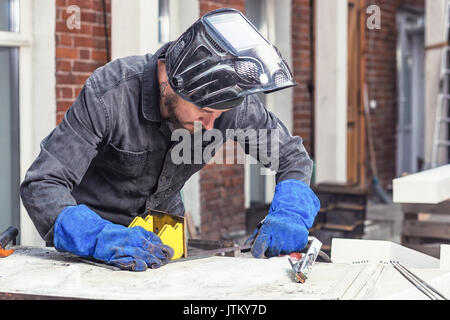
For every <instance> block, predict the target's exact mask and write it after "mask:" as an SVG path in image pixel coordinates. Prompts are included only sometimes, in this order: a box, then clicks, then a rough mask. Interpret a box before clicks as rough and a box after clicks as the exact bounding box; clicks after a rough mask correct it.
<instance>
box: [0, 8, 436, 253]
mask: <svg viewBox="0 0 450 320" xmlns="http://www.w3.org/2000/svg"><path fill="white" fill-rule="evenodd" d="M431 2H433V0H431V1H430V0H428V1H426V0H394V1H392V0H278V1H275V0H183V1H181V0H180V1H178V0H132V1H124V0H105V1H102V0H39V1H37V0H1V1H0V3H1V4H2V6H3V7H2V8H1V9H2V10H3V11H2V15H3V16H4V17H3V16H2V17H0V19H4V20H5V21H6V20H7V21H9V24H8V25H7V26H5V27H0V46H1V47H0V49H1V50H0V54H3V57H4V59H9V62H10V63H9V64H8V65H9V66H10V68H9V69H8V78H5V79H4V81H7V82H8V83H9V84H10V86H9V89H8V92H9V100H8V101H7V102H4V108H5V110H6V109H8V110H9V111H8V112H9V113H8V116H9V117H10V118H9V119H10V121H9V124H8V127H7V128H8V132H13V134H10V135H11V137H9V138H8V139H9V140H8V141H9V142H8V144H7V143H6V142H4V144H5V146H8V148H9V149H8V150H11V152H10V154H8V156H7V159H6V160H5V161H8V165H9V167H8V168H10V169H8V172H9V173H8V177H9V178H8V179H9V180H7V182H5V184H4V186H2V187H3V188H4V189H5V190H12V192H11V191H10V192H9V193H8V194H7V195H6V193H5V197H7V199H5V202H6V203H9V204H10V207H9V209H8V210H9V212H11V214H10V215H8V217H5V218H3V220H2V221H1V224H0V225H1V227H2V229H5V228H6V227H7V225H11V224H15V225H19V226H20V237H21V242H22V243H23V244H42V240H41V239H40V238H39V236H38V235H37V232H36V231H35V230H34V227H33V225H32V223H31V221H30V220H29V218H28V216H27V214H26V212H25V211H24V208H23V207H22V206H21V205H20V202H19V197H18V190H17V187H18V183H19V181H21V180H23V177H24V175H25V172H26V170H27V169H28V167H29V166H30V165H31V162H32V161H33V160H34V158H35V157H36V156H37V154H38V153H39V143H40V141H41V140H42V139H43V138H44V137H45V136H46V135H47V134H48V133H49V132H50V131H51V130H52V129H53V127H54V126H55V125H57V124H58V123H59V122H60V121H61V119H62V117H63V116H64V113H65V112H66V110H67V109H68V108H69V107H70V106H71V104H72V103H73V101H74V100H75V98H76V97H77V95H78V93H79V92H80V90H81V88H82V86H83V84H84V82H85V80H86V79H87V78H88V77H89V75H90V74H91V73H92V72H93V71H94V70H95V69H96V68H98V67H100V66H102V65H104V64H106V63H107V62H108V61H109V60H113V59H116V58H119V57H124V56H128V55H135V54H145V53H148V52H154V51H156V50H157V49H158V48H159V47H160V46H161V45H162V44H163V43H165V42H167V41H171V40H174V39H176V38H177V37H178V36H179V35H180V34H181V33H182V32H183V31H184V30H185V29H186V28H187V27H189V26H190V25H191V24H192V23H193V22H195V20H196V19H198V17H200V16H201V15H203V14H204V13H206V12H209V11H211V10H213V9H216V8H221V7H233V8H236V9H238V10H240V11H242V12H243V13H244V14H246V16H247V17H248V18H249V19H250V20H251V21H252V22H253V23H254V24H255V26H257V27H258V29H259V30H260V31H261V33H263V34H264V35H265V36H266V37H267V38H268V39H269V40H270V41H271V42H272V43H274V44H275V45H276V46H277V47H278V48H279V49H280V51H281V53H282V55H283V57H284V58H285V59H286V60H287V62H288V64H289V66H290V67H291V70H292V71H293V74H294V76H295V80H296V81H297V83H298V85H297V86H296V87H294V88H290V89H287V90H283V91H282V92H278V93H274V94H270V95H267V96H265V97H264V102H265V104H266V106H267V108H268V109H269V110H270V111H272V112H274V113H275V114H276V115H277V116H278V117H279V118H280V119H281V120H282V121H283V123H284V124H285V125H286V126H287V127H288V128H289V130H291V132H292V133H293V134H294V135H298V136H300V137H301V138H302V139H303V143H304V145H305V147H306V149H307V151H308V153H309V155H310V156H311V158H312V159H313V160H314V163H315V169H314V174H313V179H312V183H313V184H316V183H321V182H326V181H330V182H339V183H349V184H360V185H367V184H369V185H370V183H371V178H372V176H373V175H374V172H373V170H372V168H373V166H371V163H374V162H373V160H375V163H376V169H377V175H378V177H379V178H380V182H381V184H382V186H383V187H384V188H387V189H388V188H389V186H390V184H391V181H392V179H393V178H395V177H397V176H399V175H400V174H401V173H403V172H415V171H419V170H421V169H422V168H423V165H424V163H425V162H426V153H427V143H426V142H425V141H424V139H423V137H424V136H425V135H424V130H425V129H424V127H425V122H426V116H425V115H426V112H425V111H424V110H425V106H424V104H425V102H424V101H425V100H424V99H425V98H424V93H423V92H424V89H423V87H424V79H425V75H424V67H423V65H422V66H421V65H420V60H421V59H422V63H423V61H424V58H423V57H424V52H423V50H422V51H420V47H421V46H422V48H423V47H424V45H423V44H424V42H425V41H426V39H425V36H424V34H425V31H424V30H426V28H427V23H428V22H427V21H425V22H424V21H423V20H422V25H420V21H421V19H423V17H425V15H426V13H427V11H426V9H427V10H429V8H428V6H432V4H430V3H431ZM19 3H20V6H19ZM430 10H431V9H430ZM3 13H5V14H3ZM14 19H15V20H14ZM402 19H403V20H402ZM414 19H416V20H414ZM412 20H414V21H416V23H417V24H418V25H417V28H418V30H417V31H416V32H413V33H411V32H409V31H404V30H406V29H404V28H403V26H404V25H405V24H406V22H409V23H411V21H412ZM14 21H16V24H17V21H19V22H20V30H15V29H14V27H15V26H14ZM405 21H406V22H405ZM0 22H1V20H0ZM0 25H1V24H0ZM421 28H422V29H421ZM403 31H404V33H402V32H403ZM403 37H405V39H407V40H408V41H407V42H406V44H402V42H401V41H400V40H401V39H403ZM411 39H412V40H411ZM413 42H414V43H415V45H414V46H411V43H413ZM402 45H403V47H402ZM399 49H402V50H403V51H402V50H399ZM7 50H9V51H8V52H6V51H7ZM14 52H15V53H14ZM398 52H406V53H405V55H404V57H403V56H400V57H399V55H398ZM1 58H2V56H0V59H1ZM403 58H404V59H403ZM402 59H403V60H402ZM4 61H8V60H4ZM402 61H404V64H402V63H401V62H402ZM414 63H418V64H417V65H415V66H414ZM2 64H3V65H6V64H4V62H2ZM405 65H406V66H409V68H407V67H405ZM15 76H16V77H15ZM402 79H403V80H402ZM405 79H406V80H408V79H414V81H406V80H405ZM14 81H15V82H14ZM417 88H419V89H417ZM420 88H422V89H420ZM408 90H409V91H410V90H413V91H412V92H413V93H417V95H411V93H409V91H408ZM421 90H422V94H421V93H420V92H421ZM405 92H406V93H405ZM405 97H406V98H405ZM405 99H410V100H411V101H410V100H407V102H406V103H405V102H404V100H405ZM365 101H367V103H366V104H367V105H369V106H370V108H369V110H368V115H367V114H365V109H364V106H365V105H366V104H365V103H364V102H365ZM412 106H414V107H412ZM11 110H16V111H18V112H15V113H14V112H12V111H11ZM368 123H369V124H370V128H371V130H372V134H371V137H372V142H373V143H372V145H373V150H374V152H373V153H371V150H370V148H369V143H368V133H367V124H368ZM14 136H15V137H16V140H14ZM17 137H20V138H17ZM234 147H235V146H234V145H233V144H231V145H228V144H227V146H226V149H227V151H228V150H231V151H232V150H233V148H234ZM14 150H16V151H17V152H14ZM411 158H412V160H411ZM408 159H409V160H411V161H409V162H408V161H407V160H408ZM371 160H372V162H371ZM14 163H18V164H20V166H16V167H14ZM4 175H6V173H4ZM5 181H6V180H5ZM274 188H275V178H274V176H273V175H261V174H260V167H259V166H258V165H254V164H220V165H219V164H208V165H207V166H206V167H205V168H204V169H203V170H201V171H200V172H199V173H197V174H195V175H194V176H193V177H192V178H191V179H190V180H189V181H188V182H187V183H186V185H185V187H184V189H183V199H184V202H185V206H186V211H189V212H190V214H191V215H192V218H193V221H194V223H195V225H196V227H197V229H198V231H199V233H200V234H201V237H202V238H205V239H219V238H227V237H230V236H233V235H242V234H244V233H245V230H246V210H247V209H248V208H250V207H251V206H253V205H257V204H261V203H270V202H271V200H272V196H273V191H274Z"/></svg>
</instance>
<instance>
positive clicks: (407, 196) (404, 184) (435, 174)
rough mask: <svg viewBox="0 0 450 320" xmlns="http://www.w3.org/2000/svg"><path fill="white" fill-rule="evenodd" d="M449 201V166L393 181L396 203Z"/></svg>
mask: <svg viewBox="0 0 450 320" xmlns="http://www.w3.org/2000/svg"><path fill="white" fill-rule="evenodd" d="M448 199H450V165H445V166H441V167H438V168H435V169H430V170H425V171H422V172H419V173H415V174H411V175H409V176H406V177H401V178H397V179H394V180H393V201H394V202H396V203H430V204H437V203H441V202H443V201H446V200H448Z"/></svg>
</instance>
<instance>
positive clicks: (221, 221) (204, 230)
mask: <svg viewBox="0 0 450 320" xmlns="http://www.w3.org/2000/svg"><path fill="white" fill-rule="evenodd" d="M199 5H200V15H203V14H205V13H207V12H209V11H211V10H214V9H218V8H224V7H231V8H235V9H238V10H240V11H241V12H243V13H245V0H216V1H209V0H200V1H199ZM225 149H226V151H225V152H224V154H226V152H227V151H228V152H231V151H232V150H233V149H234V144H230V145H228V144H227V147H226V148H225ZM244 176H245V171H244V165H242V164H220V165H219V164H208V165H207V166H206V167H204V168H203V169H202V171H201V172H200V201H201V226H200V232H201V236H202V238H204V239H220V238H221V237H223V236H226V235H227V234H228V233H230V232H233V231H238V230H245V202H244V193H245V192H244Z"/></svg>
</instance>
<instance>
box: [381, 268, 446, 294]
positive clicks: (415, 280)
mask: <svg viewBox="0 0 450 320" xmlns="http://www.w3.org/2000/svg"><path fill="white" fill-rule="evenodd" d="M390 262H391V264H392V266H393V267H394V268H395V269H396V270H397V271H398V272H399V273H400V274H401V275H402V276H403V277H405V279H406V280H408V281H409V282H411V283H412V284H413V285H414V286H415V287H416V288H417V289H419V290H420V291H422V293H423V294H425V295H426V296H427V297H428V298H430V299H431V300H447V298H446V297H444V296H443V295H442V294H441V293H439V291H437V290H436V289H434V288H433V287H432V286H430V285H429V284H428V283H426V282H425V281H423V280H422V279H420V278H419V277H418V276H416V275H415V274H414V273H412V272H411V271H410V270H408V269H407V268H406V267H405V266H404V265H402V264H401V263H400V262H398V261H390Z"/></svg>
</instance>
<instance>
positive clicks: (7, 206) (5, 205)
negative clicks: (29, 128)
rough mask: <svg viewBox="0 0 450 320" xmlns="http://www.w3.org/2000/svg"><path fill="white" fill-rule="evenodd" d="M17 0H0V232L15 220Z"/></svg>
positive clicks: (17, 112) (17, 214) (17, 162)
mask: <svg viewBox="0 0 450 320" xmlns="http://www.w3.org/2000/svg"><path fill="white" fill-rule="evenodd" d="M18 6H19V1H18V0H0V33H1V35H0V97H1V99H0V115H1V117H0V150H1V154H0V203H1V204H2V213H1V214H0V232H1V231H3V230H5V229H6V228H8V227H9V226H11V225H15V226H18V224H19V215H20V211H19V210H20V209H19V208H20V207H19V204H20V202H19V193H18V190H19V176H20V171H19V170H20V166H19V163H20V161H19V160H20V159H19V52H20V51H19V50H20V49H19V48H20V45H18V44H16V43H15V41H17V43H19V42H20V41H21V39H20V35H19V33H18V32H19V10H18V8H19V7H18Z"/></svg>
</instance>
